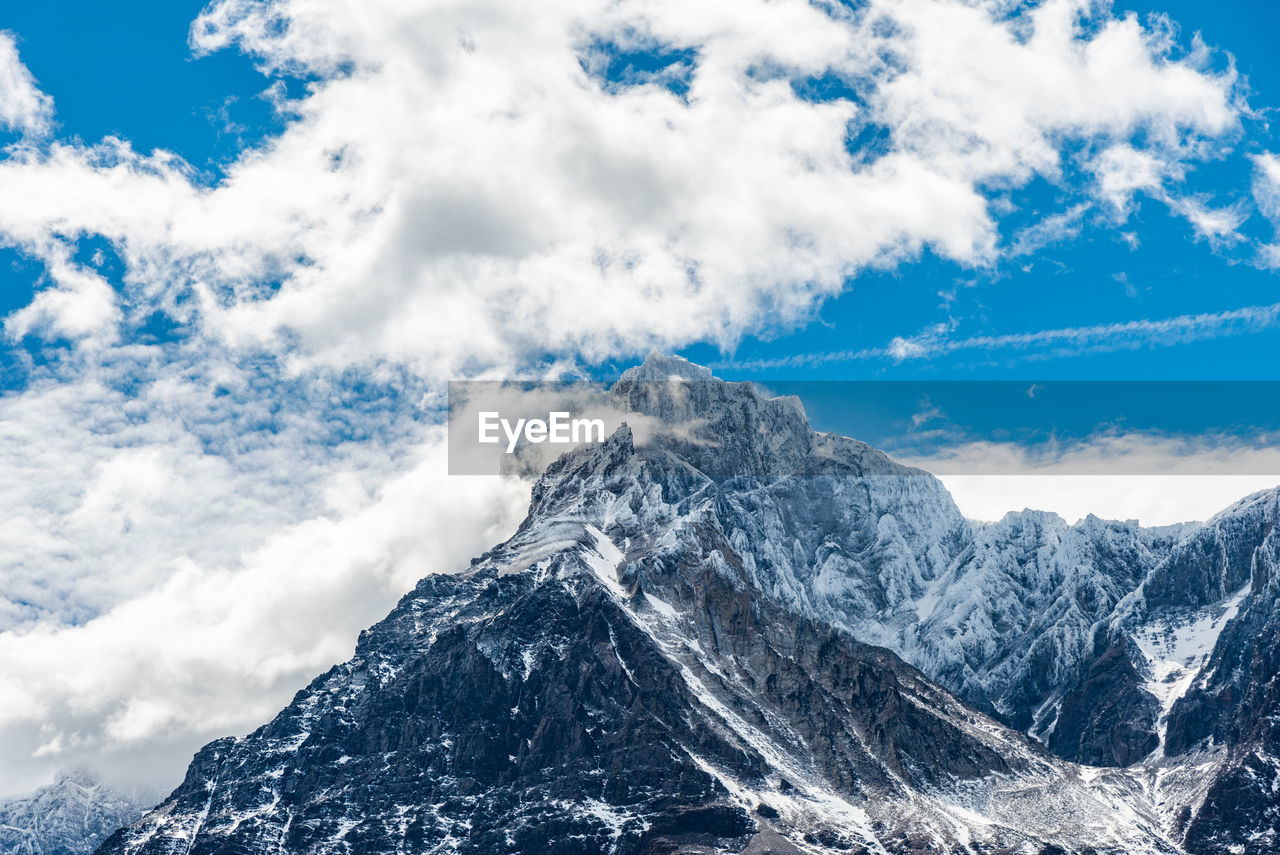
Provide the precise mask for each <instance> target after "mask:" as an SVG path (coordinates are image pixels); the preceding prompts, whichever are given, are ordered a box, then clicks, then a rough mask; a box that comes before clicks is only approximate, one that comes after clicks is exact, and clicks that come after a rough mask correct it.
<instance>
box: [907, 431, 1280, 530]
mask: <svg viewBox="0 0 1280 855" xmlns="http://www.w3.org/2000/svg"><path fill="white" fill-rule="evenodd" d="M902 459H904V460H906V461H907V462H909V463H911V464H912V465H915V466H920V467H922V468H924V469H927V470H929V471H931V472H936V473H938V477H939V478H940V479H941V480H942V482H943V484H945V485H946V487H947V489H948V490H950V491H951V494H952V497H953V498H954V499H955V501H956V504H957V505H958V506H959V508H960V510H961V512H962V513H964V514H965V515H966V516H968V517H970V518H972V519H979V520H997V519H1000V518H1001V517H1002V516H1004V515H1005V514H1006V513H1009V512H1010V511H1020V510H1023V509H1024V508H1034V509H1036V510H1045V511H1054V512H1055V513H1057V514H1059V515H1060V516H1062V517H1063V518H1064V519H1066V520H1067V521H1069V522H1074V521H1076V520H1078V519H1080V518H1082V517H1084V516H1086V515H1088V514H1095V515H1096V516H1100V517H1102V518H1104V519H1119V520H1125V519H1136V520H1138V521H1139V522H1141V523H1142V524H1143V525H1168V524H1170V523H1178V522H1190V521H1195V520H1206V519H1208V518H1209V517H1211V516H1213V515H1214V514H1216V513H1218V512H1219V511H1221V510H1223V509H1224V508H1226V507H1228V506H1229V505H1231V504H1232V503H1233V502H1235V501H1237V500H1238V499H1240V498H1241V497H1242V496H1246V495H1248V494H1250V493H1254V492H1257V491H1258V490H1267V489H1272V488H1274V487H1277V486H1280V449H1276V448H1274V447H1271V446H1268V445H1266V444H1257V443H1248V442H1245V441H1243V440H1241V439H1239V438H1233V437H1216V438H1215V437H1184V436H1155V435H1149V434H1133V433H1116V434H1107V435H1100V436H1095V437H1091V438H1089V439H1087V440H1083V441H1080V442H1075V443H1067V444H1061V445H1046V446H1043V447H1027V446H1021V445H1016V444H1013V443H1007V442H971V443H964V444H961V445H957V446H953V447H949V448H945V449H942V450H939V451H936V452H933V453H931V454H929V455H926V456H916V457H910V456H904V457H903V458H902Z"/></svg>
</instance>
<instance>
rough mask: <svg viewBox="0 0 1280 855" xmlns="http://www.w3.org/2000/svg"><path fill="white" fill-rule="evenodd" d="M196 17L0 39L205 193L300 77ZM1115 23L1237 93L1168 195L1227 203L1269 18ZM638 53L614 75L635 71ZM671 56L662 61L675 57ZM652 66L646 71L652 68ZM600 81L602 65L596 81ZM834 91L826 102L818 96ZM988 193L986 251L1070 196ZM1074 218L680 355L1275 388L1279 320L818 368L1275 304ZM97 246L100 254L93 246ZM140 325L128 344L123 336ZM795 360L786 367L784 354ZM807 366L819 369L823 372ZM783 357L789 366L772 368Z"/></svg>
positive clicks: (1225, 10) (1259, 11)
mask: <svg viewBox="0 0 1280 855" xmlns="http://www.w3.org/2000/svg"><path fill="white" fill-rule="evenodd" d="M202 8H203V4H201V3H191V2H172V3H168V2H166V3H144V2H139V3H131V4H127V5H126V6H125V7H122V8H119V7H104V6H102V5H100V4H90V3H69V4H60V5H59V6H57V7H56V8H55V7H49V6H42V5H40V4H19V5H10V6H9V7H7V8H5V9H4V10H0V29H4V30H8V31H10V32H12V33H14V34H15V35H16V36H17V39H18V44H19V48H20V51H21V55H22V60H23V62H24V63H25V64H26V66H27V67H28V68H29V69H30V70H31V72H32V74H33V75H34V76H35V78H36V80H37V81H38V83H39V85H40V88H41V89H43V90H44V91H45V92H47V93H48V94H49V95H51V96H52V97H53V98H54V101H55V103H56V105H57V113H56V130H55V134H56V136H57V137H59V138H62V139H67V140H82V141H87V142H94V141H97V140H99V139H101V138H103V137H105V136H108V135H115V136H118V137H121V138H123V139H126V140H128V141H129V142H130V143H131V144H132V146H133V147H134V149H135V150H137V151H139V152H149V151H151V150H153V149H157V148H160V149H166V150H168V151H172V152H175V153H176V154H178V155H179V156H181V157H182V158H183V159H184V160H185V161H186V162H187V163H188V164H190V166H191V167H192V168H193V169H194V170H196V172H197V173H198V178H197V180H200V181H203V182H206V183H216V182H217V181H218V180H219V179H220V178H221V177H222V175H223V170H224V169H225V168H226V167H227V165H228V164H231V163H233V162H234V161H235V159H236V158H238V157H239V156H240V155H241V154H242V153H243V152H244V151H245V150H246V149H249V148H252V147H254V146H256V145H260V144H261V143H262V142H263V140H264V139H266V138H269V137H270V136H272V135H274V134H277V133H279V132H280V131H281V129H282V128H283V127H284V124H285V119H284V118H283V117H282V116H280V115H279V114H277V113H276V112H275V111H274V110H273V109H272V107H271V105H270V103H269V101H268V99H267V98H266V97H265V93H266V91H267V90H268V87H270V86H271V85H272V84H273V83H279V84H280V85H283V86H286V87H287V89H286V91H287V92H289V93H291V94H293V95H297V94H298V93H300V92H302V91H303V89H304V87H305V80H306V79H308V75H305V74H302V75H299V74H282V73H276V74H264V73H262V72H260V71H259V70H258V69H256V68H255V61H254V59H253V58H251V57H248V56H246V55H244V54H243V53H240V52H237V51H235V50H220V51H213V52H210V53H207V54H202V55H198V56H197V55H193V53H192V50H191V48H190V46H189V45H188V41H187V33H188V29H189V27H190V24H191V21H192V20H193V19H194V18H195V16H196V15H197V14H198V13H199V12H200V11H201V9H202ZM1116 9H1117V11H1121V10H1130V9H1132V10H1134V11H1136V12H1138V13H1139V14H1140V15H1143V16H1146V15H1150V14H1153V13H1156V14H1166V15H1168V16H1169V17H1170V18H1171V19H1172V20H1173V21H1175V22H1176V23H1177V26H1178V31H1177V41H1178V44H1179V50H1180V51H1185V50H1187V49H1189V48H1190V46H1191V42H1192V39H1193V38H1194V37H1195V36H1196V35H1197V34H1199V35H1200V36H1202V37H1203V39H1204V41H1205V42H1206V43H1208V44H1209V45H1211V46H1213V47H1214V48H1216V49H1217V50H1218V53H1217V55H1216V56H1215V57H1214V59H1213V62H1214V63H1216V64H1218V65H1219V66H1221V65H1223V64H1224V63H1226V62H1227V61H1229V60H1228V55H1229V57H1230V61H1234V63H1235V66H1236V67H1237V68H1238V69H1239V71H1240V73H1241V74H1242V76H1243V77H1244V78H1245V79H1246V80H1247V93H1248V100H1249V104H1250V107H1251V108H1252V109H1253V111H1254V115H1253V116H1249V117H1247V118H1245V119H1244V121H1243V129H1242V132H1241V133H1240V134H1239V138H1238V140H1236V142H1235V144H1234V145H1233V146H1232V152H1231V154H1230V155H1228V156H1226V157H1224V158H1222V159H1220V160H1216V159H1215V160H1210V161H1207V162H1204V163H1198V164H1196V165H1195V166H1194V168H1193V170H1192V172H1191V174H1190V176H1189V178H1188V184H1189V185H1190V186H1191V187H1192V188H1193V189H1194V192H1195V193H1197V194H1204V195H1205V197H1206V198H1208V199H1210V200H1213V201H1215V202H1217V203H1219V204H1223V205H1228V204H1231V203H1233V202H1239V201H1241V200H1247V198H1248V192H1249V182H1250V173H1251V170H1252V167H1251V164H1250V162H1249V160H1248V157H1247V156H1248V155H1249V154H1255V153H1258V152H1261V151H1266V150H1268V149H1270V148H1274V147H1275V145H1274V142H1275V141H1274V138H1273V135H1272V132H1271V130H1270V127H1269V125H1270V123H1271V120H1272V118H1273V116H1274V110H1275V107H1276V105H1280V62H1277V61H1276V59H1275V54H1274V51H1273V50H1272V49H1271V48H1270V46H1269V45H1268V34H1269V33H1272V32H1274V27H1273V26H1272V24H1275V23H1280V11H1277V10H1276V9H1275V7H1274V6H1272V5H1271V4H1267V3H1260V2H1239V0H1236V2H1226V3H1222V4H1213V6H1212V8H1210V7H1208V6H1206V5H1205V4H1196V3H1188V2H1171V3H1162V4H1150V3H1146V4H1141V3H1120V4H1117V6H1116ZM652 56H653V54H652V52H646V51H645V50H637V51H634V52H633V53H632V54H631V55H630V56H629V57H628V58H627V61H628V62H629V63H631V64H632V65H636V64H637V63H638V64H640V65H641V66H643V64H644V62H645V60H646V57H652ZM675 58H676V59H679V57H675ZM672 59H673V58H672V57H670V56H662V55H658V56H657V57H656V60H654V62H655V64H656V65H659V66H660V65H662V64H664V63H667V62H671V61H672ZM609 71H610V72H612V73H615V74H616V73H617V69H616V68H614V69H610V70H609ZM838 91H839V90H837V92H838ZM993 195H999V196H1001V197H1004V198H1007V199H1008V200H1009V203H1010V204H1011V205H1012V206H1013V208H1014V209H1015V210H1014V214H1013V215H1012V216H1011V217H1009V218H1008V219H1007V221H1006V222H1003V223H1002V224H1001V235H1002V237H1003V239H1004V240H1006V241H1008V242H1012V241H1013V240H1015V239H1016V230H1017V228H1018V227H1019V226H1022V225H1026V224H1029V223H1034V222H1036V220H1037V219H1039V218H1042V217H1044V216H1049V215H1051V214H1053V213H1055V212H1061V211H1063V210H1065V209H1068V208H1070V207H1071V206H1072V205H1073V204H1075V203H1077V202H1079V201H1080V200H1081V194H1080V193H1079V188H1078V187H1073V186H1072V182H1071V180H1070V176H1069V175H1068V176H1066V177H1065V178H1064V180H1063V181H1062V182H1060V183H1059V184H1058V185H1057V186H1054V185H1053V184H1050V183H1049V182H1046V181H1043V180H1036V181H1033V182H1032V183H1031V184H1030V185H1028V186H1025V187H1019V188H1016V189H1014V190H1012V191H1003V190H1001V191H998V192H997V193H993ZM1090 219H1091V218H1090V217H1088V216H1086V217H1085V222H1084V223H1083V224H1081V226H1080V228H1079V234H1078V235H1077V236H1075V237H1073V238H1071V239H1067V240H1062V241H1058V242H1054V243H1051V244H1050V245H1048V246H1045V247H1043V248H1040V249H1039V250H1038V251H1036V252H1035V253H1032V254H1030V255H1029V256H1024V257H1019V258H1013V259H1002V260H1000V261H998V262H997V263H995V264H992V265H986V266H979V267H976V268H975V267H974V266H972V265H969V264H957V263H955V262H953V261H949V260H946V259H943V258H939V257H938V256H937V255H936V254H934V253H933V252H932V251H931V250H928V249H926V250H925V251H924V252H923V253H922V254H921V257H920V258H919V259H918V260H916V261H913V262H912V263H908V264H901V265H896V266H894V267H893V268H892V269H890V270H886V271H876V270H874V269H873V270H869V271H864V272H861V273H859V274H858V275H856V276H855V277H853V279H852V280H851V287H849V288H848V289H847V290H845V291H844V293H843V294H841V295H840V296H838V297H836V298H834V299H830V300H827V301H826V302H825V303H823V304H822V305H821V306H820V308H818V309H817V311H815V312H814V313H813V316H812V318H811V319H810V320H808V321H805V320H801V321H799V322H793V323H788V324H784V325H782V326H780V327H779V328H775V329H769V330H768V331H767V333H766V335H765V336H763V337H761V336H758V335H748V336H746V337H745V338H744V339H743V340H742V342H741V344H740V345H738V346H737V347H736V348H735V349H734V350H733V351H732V353H729V354H725V353H724V352H722V345H721V344H718V343H704V344H690V345H687V346H685V347H682V348H680V352H681V353H682V354H683V355H685V356H687V357H689V358H690V359H693V360H695V361H699V362H702V363H705V364H716V365H717V366H718V371H719V373H720V374H721V375H722V376H726V377H730V378H734V379H748V378H755V379H764V380H777V379H872V378H898V379H914V378H919V379H1001V378H1017V379H1116V378H1121V379H1275V378H1276V376H1277V368H1276V363H1275V360H1273V359H1269V358H1267V355H1268V354H1272V353H1275V352H1276V350H1277V345H1280V323H1272V324H1269V325H1268V326H1267V327H1266V328H1265V329H1261V330H1257V331H1253V332H1250V333H1248V334H1231V333H1230V332H1229V331H1224V332H1223V334H1221V335H1213V334H1206V335H1205V336H1204V337H1202V338H1200V339H1199V340H1196V341H1190V342H1184V343H1179V344H1176V345H1169V344H1165V343H1163V341H1164V340H1167V339H1168V338H1169V337H1167V336H1166V337H1163V339H1162V337H1160V336H1150V337H1145V338H1144V337H1138V338H1137V339H1135V340H1133V341H1128V342H1126V343H1124V344H1123V345H1122V346H1118V347H1116V348H1114V349H1113V348H1108V347H1102V346H1094V347H1089V348H1080V349H1078V350H1079V352H1075V351H1073V350H1072V349H1071V348H1048V349H1046V348H1035V347H1029V348H1017V349H1012V348H1010V349H1001V348H988V349H973V350H970V349H963V350H959V351H956V352H953V353H950V354H946V355H934V356H932V357H931V358H929V359H907V360H898V359H892V358H883V357H879V358H877V357H864V358H859V359H843V358H831V357H830V355H832V354H839V353H842V352H848V351H860V350H867V349H876V348H882V347H884V346H885V345H887V344H888V343H889V342H890V341H891V340H892V339H893V338H895V337H910V336H913V335H917V334H920V333H922V332H924V331H926V330H928V329H929V328H931V327H933V326H935V325H939V324H947V325H948V326H949V332H948V337H949V338H953V339H962V338H966V337H970V336H990V335H1001V334H1017V333H1031V332H1035V331H1040V330H1052V329H1059V328H1065V327H1089V326H1096V325H1104V324H1113V323H1118V322H1125V321H1140V320H1147V319H1167V318H1176V317H1179V316H1185V315H1197V314H1202V313H1215V312H1222V311H1230V310H1236V309H1241V308H1245V307H1251V306H1269V305H1273V304H1275V303H1276V302H1278V301H1280V294H1277V290H1276V288H1275V282H1276V274H1275V273H1274V272H1273V271H1270V270H1265V269H1260V268H1259V267H1258V266H1257V265H1256V264H1255V263H1253V261H1254V259H1253V257H1252V256H1253V249H1252V247H1250V246H1248V245H1237V246H1214V245H1211V243H1210V242H1209V241H1207V240H1204V239H1202V238H1197V236H1196V235H1195V233H1194V231H1193V229H1192V227H1191V226H1190V225H1189V224H1188V223H1187V221H1186V220H1185V219H1183V218H1181V217H1179V216H1177V215H1176V214H1173V213H1171V212H1170V211H1169V209H1168V208H1167V206H1165V205H1164V204H1162V203H1160V202H1157V201H1154V200H1151V199H1140V200H1138V201H1137V203H1136V207H1135V210H1134V212H1133V213H1132V214H1131V216H1130V217H1129V219H1128V220H1127V221H1126V222H1125V223H1124V224H1123V226H1120V227H1117V226H1115V225H1114V224H1113V223H1109V222H1108V223H1101V224H1099V223H1096V222H1090ZM1239 231H1240V233H1241V234H1242V235H1247V236H1250V237H1252V238H1256V239H1257V240H1260V241H1264V242H1265V241H1267V240H1269V239H1270V236H1271V233H1272V227H1271V225H1270V223H1268V222H1267V221H1266V219H1265V218H1264V217H1262V216H1261V215H1259V214H1257V213H1252V215H1251V216H1249V218H1248V219H1247V220H1246V222H1245V223H1244V224H1243V225H1242V227H1241V228H1240V230H1239ZM107 246H108V248H109V244H107ZM0 263H2V265H3V266H2V267H0V270H2V271H3V275H4V279H3V289H2V290H0V310H12V309H16V308H20V307H21V306H22V305H25V304H26V302H28V301H29V299H30V297H31V295H32V293H33V291H34V289H35V288H36V287H37V286H38V285H39V283H40V281H41V279H40V277H41V275H42V269H41V265H40V264H39V263H37V262H33V261H32V259H30V258H29V257H28V256H26V255H24V253H22V252H20V251H15V250H13V249H5V250H3V251H0ZM148 332H154V328H146V329H143V330H140V331H139V333H138V334H139V335H145V334H147V333H148ZM636 355H637V353H631V354H628V355H624V356H620V357H619V358H615V359H609V360H605V361H604V363H603V365H599V366H598V367H596V368H594V369H593V370H592V373H594V374H598V375H601V376H607V375H608V374H609V373H610V372H611V371H616V370H620V368H622V367H625V365H627V364H629V362H630V360H631V359H633V358H634V357H635V356H636ZM797 356H808V357H816V358H815V359H804V360H799V361H796V360H795V359H794V357H797ZM824 357H825V360H824ZM788 358H792V359H791V360H790V361H787V360H788Z"/></svg>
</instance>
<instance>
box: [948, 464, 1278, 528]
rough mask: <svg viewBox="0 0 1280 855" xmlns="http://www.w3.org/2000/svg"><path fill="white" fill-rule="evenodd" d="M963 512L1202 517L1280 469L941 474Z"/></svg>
mask: <svg viewBox="0 0 1280 855" xmlns="http://www.w3.org/2000/svg"><path fill="white" fill-rule="evenodd" d="M941 481H942V483H943V484H944V485H945V486H946V488H947V489H948V490H950V491H951V496H952V498H953V499H955V502H956V505H957V506H958V507H959V508H960V512H961V513H963V514H964V515H965V516H967V517H969V518H970V519H975V520H988V521H994V520H998V519H1000V518H1001V517H1003V516H1004V515H1005V514H1007V513H1009V512H1011V511H1015V512H1016V511H1020V510H1023V509H1024V508H1033V509H1035V510H1040V511H1052V512H1054V513H1056V514H1058V515H1059V516H1061V517H1062V518H1063V519H1065V520H1067V521H1068V522H1076V521H1077V520H1080V519H1083V518H1084V517H1086V516H1088V515H1089V514H1093V515H1095V516H1098V517H1101V518H1102V519H1111V520H1132V519H1136V520H1138V521H1139V522H1140V523H1141V524H1143V525H1171V524H1173V523H1179V522H1189V521H1193V520H1204V519H1208V518H1209V517H1211V516H1213V515H1214V514H1216V513H1217V512H1219V511H1221V510H1223V509H1224V508H1226V507H1228V506H1230V505H1231V504H1232V503H1233V502H1235V501H1238V500H1239V499H1240V498H1241V497H1243V496H1247V495H1249V494H1250V493H1254V492H1257V491H1258V490H1268V489H1271V488H1274V487H1277V486H1280V475H1278V476H1265V475H943V476H941Z"/></svg>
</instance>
